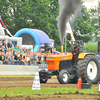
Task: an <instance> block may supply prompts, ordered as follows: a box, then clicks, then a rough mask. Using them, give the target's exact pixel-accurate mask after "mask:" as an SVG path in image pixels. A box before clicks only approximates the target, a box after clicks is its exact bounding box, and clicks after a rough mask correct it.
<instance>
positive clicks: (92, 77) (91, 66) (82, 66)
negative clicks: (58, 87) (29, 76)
mask: <svg viewBox="0 0 100 100" xmlns="http://www.w3.org/2000/svg"><path fill="white" fill-rule="evenodd" d="M78 48H79V49H80V43H79V42H78ZM72 59H73V55H72V53H67V54H66V55H51V56H47V68H42V69H40V71H39V75H40V82H41V83H46V82H47V80H48V79H50V78H51V77H52V76H55V75H56V76H57V79H58V81H59V82H60V83H61V84H67V83H68V82H69V83H76V82H77V80H78V78H79V76H81V79H82V82H91V83H93V84H95V83H97V82H98V81H99V79H100V74H99V72H100V65H99V61H98V59H97V58H96V56H95V55H94V54H93V53H81V52H80V53H79V56H78V60H77V65H76V66H74V65H73V64H72Z"/></svg>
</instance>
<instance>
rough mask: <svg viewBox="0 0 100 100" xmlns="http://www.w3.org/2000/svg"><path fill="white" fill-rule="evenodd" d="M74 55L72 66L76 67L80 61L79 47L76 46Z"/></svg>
mask: <svg viewBox="0 0 100 100" xmlns="http://www.w3.org/2000/svg"><path fill="white" fill-rule="evenodd" d="M72 54H73V59H72V65H73V66H76V65H77V60H78V55H79V48H78V47H77V45H76V44H74V48H73V51H72Z"/></svg>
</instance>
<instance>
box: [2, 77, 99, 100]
mask: <svg viewBox="0 0 100 100" xmlns="http://www.w3.org/2000/svg"><path fill="white" fill-rule="evenodd" d="M33 80H34V78H32V77H13V78H8V77H7V78H6V77H5V78H0V88H22V87H30V88H31V87H32V84H33ZM97 86H98V85H97V84H95V85H92V87H97ZM41 87H52V88H58V87H66V88H67V87H76V84H59V83H58V80H57V79H56V77H52V78H51V79H49V80H48V81H47V83H46V84H41ZM70 97H73V98H77V97H78V98H79V99H69V98H70ZM99 97H100V94H96V95H95V94H93V95H91V94H88V95H87V94H84V93H79V92H77V91H76V93H74V94H73V93H65V94H62V93H58V94H57V93H55V94H53V95H38V94H37V95H32V96H27V97H25V96H15V97H9V96H7V95H5V96H4V97H0V100H97V99H96V98H99ZM80 98H81V99H80ZM88 98H91V99H88Z"/></svg>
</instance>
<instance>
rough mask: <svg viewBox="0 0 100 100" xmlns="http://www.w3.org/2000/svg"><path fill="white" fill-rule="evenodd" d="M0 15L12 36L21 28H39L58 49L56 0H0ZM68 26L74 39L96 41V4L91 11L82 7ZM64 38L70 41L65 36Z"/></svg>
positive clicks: (99, 23)
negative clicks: (52, 40) (53, 41)
mask: <svg viewBox="0 0 100 100" xmlns="http://www.w3.org/2000/svg"><path fill="white" fill-rule="evenodd" d="M0 15H1V16H2V19H3V21H4V23H5V25H6V26H7V28H8V29H9V30H10V32H11V33H12V35H14V34H15V33H16V32H17V31H18V30H20V29H22V28H33V29H40V30H42V31H44V32H45V33H46V34H47V35H48V36H49V37H50V38H51V39H54V40H55V47H57V46H60V38H59V32H58V28H57V20H56V18H57V16H58V15H59V3H58V0H0ZM70 24H71V27H72V29H73V33H74V36H75V39H76V40H83V42H85V43H87V42H89V41H92V42H96V41H98V40H100V35H99V33H100V3H98V7H95V8H92V9H87V8H86V7H85V6H84V5H82V9H81V11H80V13H78V15H76V16H75V17H74V18H71V20H70ZM66 38H67V40H71V38H70V35H69V34H68V35H67V37H66ZM68 45H69V44H68Z"/></svg>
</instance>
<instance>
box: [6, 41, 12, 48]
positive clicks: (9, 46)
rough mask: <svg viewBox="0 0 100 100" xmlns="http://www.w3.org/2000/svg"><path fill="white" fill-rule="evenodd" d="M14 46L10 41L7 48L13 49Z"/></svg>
mask: <svg viewBox="0 0 100 100" xmlns="http://www.w3.org/2000/svg"><path fill="white" fill-rule="evenodd" d="M12 46H13V44H12V42H11V40H9V42H8V43H7V48H12Z"/></svg>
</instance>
